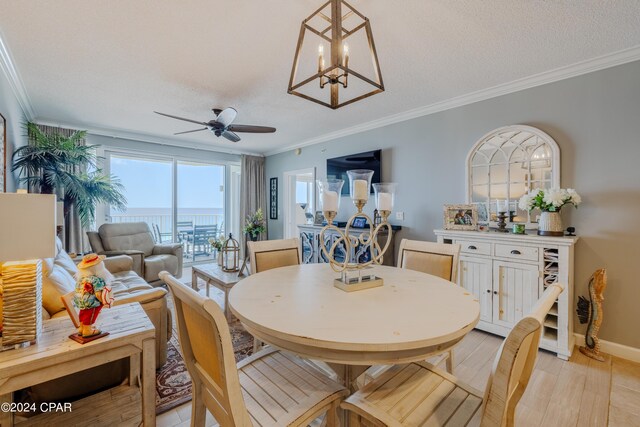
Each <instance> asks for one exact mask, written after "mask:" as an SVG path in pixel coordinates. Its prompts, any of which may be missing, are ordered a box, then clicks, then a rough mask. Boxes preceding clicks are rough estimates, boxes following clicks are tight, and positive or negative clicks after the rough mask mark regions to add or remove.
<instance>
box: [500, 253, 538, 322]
mask: <svg viewBox="0 0 640 427" xmlns="http://www.w3.org/2000/svg"><path fill="white" fill-rule="evenodd" d="M538 276H539V273H538V266H537V265H529V264H519V263H515V262H507V261H493V323H495V324H496V325H501V326H506V327H509V328H510V327H512V326H514V325H515V324H516V322H518V320H520V319H522V317H524V315H526V314H527V313H529V311H530V310H531V307H533V305H534V304H535V303H536V301H537V299H538Z"/></svg>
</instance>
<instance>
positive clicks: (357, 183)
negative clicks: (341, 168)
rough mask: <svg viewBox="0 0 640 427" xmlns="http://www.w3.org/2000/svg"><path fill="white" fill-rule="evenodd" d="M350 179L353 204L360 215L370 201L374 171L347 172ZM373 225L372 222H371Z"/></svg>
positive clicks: (357, 170) (355, 170)
mask: <svg viewBox="0 0 640 427" xmlns="http://www.w3.org/2000/svg"><path fill="white" fill-rule="evenodd" d="M347 176H348V177H349V194H350V195H351V200H352V201H353V204H354V205H355V206H356V209H358V213H361V212H362V209H363V208H364V206H365V205H366V204H367V201H368V200H369V191H370V190H369V189H370V188H371V178H373V171H372V170H369V169H354V170H350V171H347ZM369 223H370V224H371V222H369Z"/></svg>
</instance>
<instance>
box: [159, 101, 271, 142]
mask: <svg viewBox="0 0 640 427" xmlns="http://www.w3.org/2000/svg"><path fill="white" fill-rule="evenodd" d="M212 111H213V113H214V114H215V115H216V118H215V119H213V120H209V121H208V122H199V121H197V120H191V119H185V118H184V117H178V116H172V115H171V114H165V113H161V112H159V111H154V113H156V114H160V115H161V116H166V117H171V118H172V119H178V120H183V121H185V122H190V123H197V124H199V125H202V126H204V127H203V128H201V129H193V130H187V131H184V132H178V133H174V135H182V134H183V133H191V132H200V131H203V130H210V131H211V132H212V133H213V134H214V135H215V136H222V137H225V138H227V139H228V140H229V141H233V142H238V141H240V137H239V136H238V135H237V134H236V133H235V132H249V133H272V132H275V131H276V128H272V127H268V126H253V125H234V124H232V123H233V121H234V120H235V118H236V115H237V114H238V112H237V111H236V109H235V108H231V107H229V108H225V109H224V110H221V109H219V108H212Z"/></svg>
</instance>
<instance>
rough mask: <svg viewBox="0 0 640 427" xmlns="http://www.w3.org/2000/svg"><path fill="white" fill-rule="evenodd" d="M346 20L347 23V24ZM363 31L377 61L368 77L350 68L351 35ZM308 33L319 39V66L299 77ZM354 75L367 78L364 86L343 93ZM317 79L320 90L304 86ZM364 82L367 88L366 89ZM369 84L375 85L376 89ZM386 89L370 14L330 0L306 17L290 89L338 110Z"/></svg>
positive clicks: (340, 1)
mask: <svg viewBox="0 0 640 427" xmlns="http://www.w3.org/2000/svg"><path fill="white" fill-rule="evenodd" d="M347 21H348V22H347ZM345 22H346V23H347V26H346V27H345V25H346V24H345ZM363 34H364V36H365V37H366V44H367V45H368V49H369V54H370V56H371V62H372V64H373V77H372V78H368V77H366V76H365V75H363V74H362V73H360V72H357V71H355V70H353V69H351V68H349V53H350V52H349V45H348V42H349V39H350V38H352V37H354V36H356V35H357V36H358V37H361V38H362V35H363ZM305 36H309V37H311V38H312V40H314V41H315V40H317V42H318V50H317V54H318V57H317V61H318V62H317V64H318V67H317V72H316V73H315V74H313V75H311V76H309V77H306V78H304V79H303V80H300V81H298V80H296V77H297V73H298V66H299V65H300V54H301V52H302V51H303V44H304V41H305ZM354 39H356V37H354ZM325 43H326V44H329V51H328V52H327V53H328V55H326V56H325V46H324V45H325ZM314 50H315V49H314ZM352 53H354V52H352ZM350 77H351V78H352V79H353V78H354V77H355V78H357V79H359V80H360V81H361V82H363V85H360V84H359V85H358V86H359V89H360V90H359V91H358V92H356V93H350V92H347V94H346V96H345V95H343V96H342V97H341V95H342V94H341V93H340V90H341V89H342V92H343V93H344V92H345V91H346V89H347V87H348V83H349V78H350ZM314 81H317V84H318V86H319V89H320V92H318V88H316V89H315V91H313V90H312V91H306V92H307V93H303V92H302V90H303V86H304V87H305V88H304V89H309V86H307V85H313V82H314ZM327 85H328V86H329V88H328V89H329V91H330V93H329V94H324V93H323V92H324V91H326V90H327V89H326V86H327ZM352 86H353V84H352ZM362 86H364V87H365V88H366V89H365V90H362V89H361V88H362ZM369 86H372V87H373V90H371V87H369ZM383 91H384V84H383V83H382V74H381V73H380V64H379V63H378V54H377V53H376V46H375V43H374V41H373V33H372V32H371V24H370V23H369V19H368V18H367V17H366V16H364V15H362V14H361V13H360V12H358V11H357V10H356V9H354V8H353V7H352V6H351V5H349V4H348V3H347V2H346V1H344V0H329V1H327V2H326V3H324V4H323V5H322V6H321V7H320V8H319V9H317V10H316V11H315V12H313V13H312V14H311V15H310V16H309V17H308V18H307V19H305V20H304V21H302V25H301V26H300V35H299V37H298V44H297V46H296V53H295V56H294V59H293V67H292V69H291V77H290V79H289V88H288V90H287V92H288V93H290V94H292V95H296V96H299V97H301V98H304V99H307V100H309V101H312V102H316V103H318V104H321V105H324V106H325V107H329V108H331V109H334V110H335V109H337V108H340V107H343V106H345V105H348V104H351V103H353V102H356V101H359V100H361V99H364V98H367V97H369V96H371V95H375V94H377V93H380V92H383ZM351 92H352V91H351ZM322 95H324V97H325V98H327V97H328V99H329V100H328V102H327V101H324V100H322V98H321V96H322ZM327 95H328V96H327Z"/></svg>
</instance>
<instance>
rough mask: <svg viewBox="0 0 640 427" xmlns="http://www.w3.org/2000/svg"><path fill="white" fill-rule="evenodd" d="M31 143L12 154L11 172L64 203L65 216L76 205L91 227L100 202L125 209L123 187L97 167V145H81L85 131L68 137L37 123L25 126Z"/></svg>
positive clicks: (85, 222) (84, 222) (84, 220)
mask: <svg viewBox="0 0 640 427" xmlns="http://www.w3.org/2000/svg"><path fill="white" fill-rule="evenodd" d="M26 130H27V136H28V137H29V144H28V145H25V146H22V147H20V148H18V149H17V150H16V151H15V152H14V153H13V166H12V168H11V170H12V171H19V180H20V182H23V183H27V184H28V185H30V186H32V187H35V188H36V189H37V190H38V191H39V192H40V193H43V194H56V195H57V196H58V199H59V200H62V201H64V214H65V217H66V216H67V215H68V213H69V211H70V210H71V207H72V206H75V208H76V210H77V212H78V216H79V217H80V222H81V223H82V225H83V226H84V227H89V226H90V225H91V224H93V222H94V221H95V216H96V215H95V209H96V205H97V204H98V203H105V204H108V205H110V206H111V207H112V208H114V209H116V210H123V209H125V207H126V202H127V201H126V199H125V197H124V195H123V194H122V191H123V189H124V188H123V187H122V184H120V182H119V181H118V180H117V179H116V178H114V177H113V176H107V175H105V174H103V173H102V170H100V169H99V168H98V165H97V160H98V157H97V155H96V152H95V148H96V146H95V145H85V144H83V143H82V141H83V140H84V138H85V137H86V134H87V132H86V131H76V132H74V133H73V134H72V135H70V136H68V137H66V136H64V135H61V134H60V133H52V134H45V133H44V132H42V130H40V128H39V127H38V126H37V125H36V124H35V123H31V122H28V123H27V124H26Z"/></svg>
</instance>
